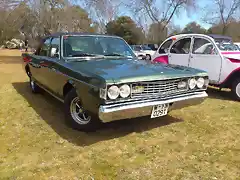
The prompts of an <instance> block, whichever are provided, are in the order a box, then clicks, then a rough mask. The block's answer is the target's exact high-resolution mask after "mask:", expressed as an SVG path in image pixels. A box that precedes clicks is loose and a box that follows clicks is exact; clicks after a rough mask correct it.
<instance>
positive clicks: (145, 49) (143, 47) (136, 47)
mask: <svg viewBox="0 0 240 180" xmlns="http://www.w3.org/2000/svg"><path fill="white" fill-rule="evenodd" d="M132 47H133V49H134V50H137V51H140V52H141V53H144V54H145V56H146V60H151V59H152V56H153V55H154V54H155V52H156V51H154V50H152V49H151V48H150V47H148V46H147V45H132Z"/></svg>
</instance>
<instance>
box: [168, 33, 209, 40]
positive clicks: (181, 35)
mask: <svg viewBox="0 0 240 180" xmlns="http://www.w3.org/2000/svg"><path fill="white" fill-rule="evenodd" d="M185 36H203V37H208V38H209V37H211V36H209V35H206V34H193V33H189V34H177V35H173V36H170V37H168V39H171V38H172V37H176V38H181V37H185Z"/></svg>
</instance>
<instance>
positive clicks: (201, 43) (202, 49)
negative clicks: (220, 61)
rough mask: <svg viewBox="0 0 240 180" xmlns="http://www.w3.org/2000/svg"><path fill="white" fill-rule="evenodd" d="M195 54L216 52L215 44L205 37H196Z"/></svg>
mask: <svg viewBox="0 0 240 180" xmlns="http://www.w3.org/2000/svg"><path fill="white" fill-rule="evenodd" d="M192 53H193V54H216V53H217V52H216V49H215V48H214V45H213V44H212V43H211V42H210V41H208V40H206V39H203V38H195V39H194V44H193V52H192Z"/></svg>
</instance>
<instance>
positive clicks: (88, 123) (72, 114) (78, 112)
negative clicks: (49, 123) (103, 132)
mask: <svg viewBox="0 0 240 180" xmlns="http://www.w3.org/2000/svg"><path fill="white" fill-rule="evenodd" d="M64 106H65V115H66V120H67V123H68V124H69V125H70V126H71V127H72V128H74V129H77V130H80V131H85V132H89V131H95V130H96V129H98V128H99V126H100V125H101V122H100V120H99V119H98V118H97V117H96V115H93V114H92V113H90V112H87V111H86V110H85V109H84V107H83V105H82V103H81V99H80V98H79V97H78V95H77V93H76V91H75V89H72V90H70V92H69V93H68V94H67V95H66V97H65V100H64Z"/></svg>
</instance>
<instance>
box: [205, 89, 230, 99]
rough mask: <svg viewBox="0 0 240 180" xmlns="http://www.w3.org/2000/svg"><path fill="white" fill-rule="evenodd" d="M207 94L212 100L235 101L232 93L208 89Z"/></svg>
mask: <svg viewBox="0 0 240 180" xmlns="http://www.w3.org/2000/svg"><path fill="white" fill-rule="evenodd" d="M207 93H208V95H209V97H210V98H213V99H220V100H228V101H229V100H230V101H234V98H233V96H232V93H231V91H223V90H220V89H216V88H211V87H210V88H208V90H207Z"/></svg>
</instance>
